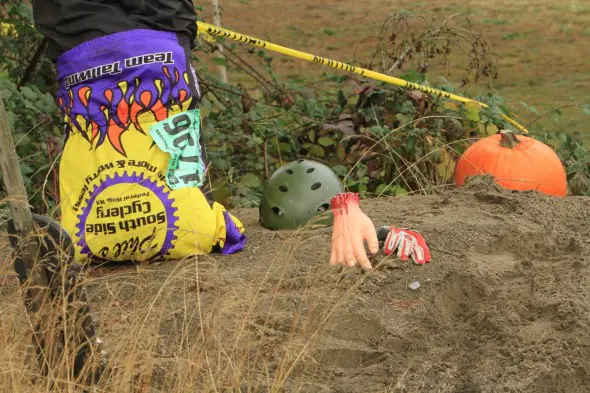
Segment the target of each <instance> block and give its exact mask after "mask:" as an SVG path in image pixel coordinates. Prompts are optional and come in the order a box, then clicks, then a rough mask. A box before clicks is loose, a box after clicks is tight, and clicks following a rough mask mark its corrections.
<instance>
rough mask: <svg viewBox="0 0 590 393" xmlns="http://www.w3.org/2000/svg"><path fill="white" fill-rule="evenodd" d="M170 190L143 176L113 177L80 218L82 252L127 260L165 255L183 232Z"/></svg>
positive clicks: (96, 190)
mask: <svg viewBox="0 0 590 393" xmlns="http://www.w3.org/2000/svg"><path fill="white" fill-rule="evenodd" d="M176 210H177V209H176V208H175V207H174V206H173V199H172V198H170V191H168V190H166V189H165V186H158V184H157V183H156V182H155V181H154V180H151V179H149V178H146V177H145V176H144V175H143V174H135V173H133V174H131V175H130V174H127V173H124V174H115V175H114V176H112V177H111V176H107V177H106V178H105V179H104V180H103V181H101V182H100V183H99V184H98V185H96V186H95V187H94V189H93V190H92V192H91V193H90V196H89V198H88V199H87V200H86V206H84V208H83V209H82V213H81V214H80V215H79V222H78V224H77V225H76V226H77V233H76V236H77V237H78V239H79V240H78V246H79V247H80V248H81V253H82V254H85V255H87V256H93V257H95V258H99V259H106V260H114V261H126V260H147V259H150V258H154V257H158V256H163V255H165V254H166V253H167V252H168V250H169V249H170V248H171V247H172V242H173V241H174V240H175V239H176V236H175V232H176V230H177V229H178V227H177V226H176V221H177V220H178V218H177V217H176V216H175V213H176Z"/></svg>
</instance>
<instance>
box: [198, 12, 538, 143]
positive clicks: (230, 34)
mask: <svg viewBox="0 0 590 393" xmlns="http://www.w3.org/2000/svg"><path fill="white" fill-rule="evenodd" d="M197 27H198V30H199V33H201V34H203V33H204V34H203V35H204V36H205V37H207V35H208V34H211V35H216V36H220V37H225V38H229V39H230V40H234V41H240V42H244V43H246V44H250V45H254V46H258V47H260V48H264V49H268V50H272V51H274V52H279V53H282V54H284V55H287V56H292V57H296V58H298V59H302V60H307V61H310V62H313V63H318V64H323V65H327V66H328V67H332V68H336V69H338V70H343V71H347V72H351V73H355V74H358V75H361V76H364V77H367V78H370V79H375V80H378V81H381V82H386V83H390V84H393V85H396V86H401V87H404V88H407V89H413V90H419V91H422V92H424V93H427V94H429V95H433V96H437V97H442V98H448V99H450V100H454V101H459V102H464V103H476V104H478V105H480V106H482V107H484V108H489V106H488V105H487V104H484V103H483V102H479V101H477V100H472V99H469V98H466V97H462V96H459V95H456V94H452V93H448V92H446V91H443V90H438V89H434V88H432V87H429V86H425V85H421V84H419V83H413V82H408V81H406V80H403V79H400V78H396V77H393V76H390V75H385V74H382V73H379V72H375V71H371V70H368V69H365V68H361V67H355V66H352V65H350V64H346V63H342V62H340V61H336V60H331V59H327V58H325V57H320V56H315V55H312V54H309V53H305V52H301V51H298V50H295V49H290V48H287V47H284V46H281V45H277V44H272V43H270V42H266V41H263V40H261V39H258V38H254V37H250V36H247V35H244V34H240V33H236V32H234V31H231V30H226V29H223V28H221V27H217V26H213V25H210V24H208V23H204V22H198V23H197ZM500 116H501V117H502V118H503V119H504V120H506V121H507V122H509V123H510V124H512V125H513V126H514V127H516V128H517V129H518V130H519V131H521V132H524V133H527V134H528V130H527V129H526V128H525V127H523V126H521V125H520V124H518V123H517V122H516V121H514V120H512V119H511V118H509V117H508V116H506V115H504V114H502V113H500Z"/></svg>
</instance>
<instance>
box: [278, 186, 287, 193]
mask: <svg viewBox="0 0 590 393" xmlns="http://www.w3.org/2000/svg"><path fill="white" fill-rule="evenodd" d="M279 191H281V192H287V191H289V189H288V188H287V187H285V186H279Z"/></svg>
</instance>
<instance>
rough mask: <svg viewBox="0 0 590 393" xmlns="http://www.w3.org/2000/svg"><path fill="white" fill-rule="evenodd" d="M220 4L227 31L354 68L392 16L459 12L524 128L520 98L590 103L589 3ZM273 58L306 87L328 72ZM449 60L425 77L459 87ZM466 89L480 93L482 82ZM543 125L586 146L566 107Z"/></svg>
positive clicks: (348, 0)
mask: <svg viewBox="0 0 590 393" xmlns="http://www.w3.org/2000/svg"><path fill="white" fill-rule="evenodd" d="M201 5H202V6H203V7H204V11H203V12H202V17H203V18H204V19H205V20H207V21H208V22H211V21H212V17H211V11H212V10H211V6H210V4H209V3H206V4H203V3H202V4H201ZM221 5H222V7H223V11H222V25H223V26H224V27H226V28H228V29H231V30H235V31H238V32H241V33H243V34H248V35H252V36H255V37H259V38H262V39H265V40H269V41H272V42H275V43H278V44H281V45H284V46H288V47H292V48H294V49H299V50H303V51H306V52H310V53H313V54H317V55H320V56H326V57H330V58H333V59H337V60H342V61H346V62H354V64H356V65H359V64H362V63H363V62H364V61H366V60H367V59H368V55H369V53H370V52H371V51H373V50H374V49H375V47H376V40H375V36H376V35H378V34H379V29H380V27H381V25H382V24H383V22H384V21H385V19H386V18H387V17H388V16H390V15H392V14H393V13H394V12H395V11H401V10H407V11H410V12H413V13H418V14H419V15H422V16H425V17H430V16H432V15H437V17H439V18H441V17H444V16H450V15H453V14H456V13H462V14H465V15H467V16H468V17H469V19H470V20H471V22H472V28H471V29H472V31H474V32H476V33H480V34H481V35H482V37H483V38H484V39H485V40H486V41H487V42H488V43H489V45H490V48H491V50H492V52H493V56H494V58H495V60H496V64H497V66H498V71H499V77H498V79H496V80H495V81H494V82H493V88H494V89H495V90H496V91H497V92H498V93H499V94H500V95H502V96H503V97H504V98H505V99H506V100H507V101H508V103H509V104H511V105H512V107H513V108H514V109H515V111H516V113H517V115H518V116H520V117H521V119H522V121H523V122H524V123H528V122H530V121H533V120H535V119H536V117H537V116H536V115H534V114H533V113H531V112H530V111H529V110H527V109H525V108H524V106H522V105H521V104H520V102H521V101H522V102H526V103H527V104H529V105H532V106H534V107H535V108H537V109H538V110H539V111H541V112H543V111H547V110H550V109H551V108H556V107H561V106H563V105H568V104H573V103H588V102H590V101H589V98H588V97H589V96H590V94H588V89H589V87H590V65H588V61H587V56H585V55H584V51H585V50H587V48H588V47H590V2H587V1H579V0H571V1H570V0H564V1H561V2H555V1H552V0H513V1H506V0H495V1H483V0H465V1H454V0H439V1H408V0H396V1H387V0H373V1H367V0H358V1H352V0H323V1H321V2H317V1H310V0H302V1H298V2H292V1H281V0H278V1H272V0H232V1H221ZM274 58H275V67H276V68H277V70H278V72H279V75H281V76H283V77H288V78H294V77H297V78H299V79H301V78H305V80H306V82H308V83H310V84H313V83H316V82H317V80H318V79H319V78H320V76H321V74H322V73H323V72H325V71H326V70H327V68H326V67H324V66H319V65H316V64H310V63H306V62H304V61H301V60H298V59H292V58H288V57H286V56H283V55H280V54H275V55H274ZM451 61H452V63H451V64H450V66H449V67H447V68H446V69H441V68H439V69H434V70H431V72H430V80H431V81H432V82H435V83H436V82H437V80H436V79H437V78H436V77H437V76H444V77H445V78H447V79H448V80H449V81H451V82H453V83H454V84H455V85H458V83H459V81H460V79H459V78H460V74H459V70H460V69H462V68H463V67H464V64H462V62H461V60H460V59H455V61H454V62H453V59H451ZM230 77H231V75H230ZM232 80H235V79H232ZM470 89H471V90H472V91H481V90H482V89H483V85H482V86H470ZM541 121H542V122H544V123H545V124H546V125H548V126H549V127H550V129H552V130H556V131H557V130H559V129H560V128H562V129H564V130H566V131H569V132H575V131H577V132H580V133H581V134H582V135H583V137H584V139H585V140H587V141H590V127H588V126H587V122H588V117H586V116H584V114H583V112H582V111H581V110H580V109H579V108H570V109H565V110H564V111H563V118H562V120H561V122H560V124H559V125H556V124H554V123H552V122H551V120H549V119H548V118H547V119H544V120H541Z"/></svg>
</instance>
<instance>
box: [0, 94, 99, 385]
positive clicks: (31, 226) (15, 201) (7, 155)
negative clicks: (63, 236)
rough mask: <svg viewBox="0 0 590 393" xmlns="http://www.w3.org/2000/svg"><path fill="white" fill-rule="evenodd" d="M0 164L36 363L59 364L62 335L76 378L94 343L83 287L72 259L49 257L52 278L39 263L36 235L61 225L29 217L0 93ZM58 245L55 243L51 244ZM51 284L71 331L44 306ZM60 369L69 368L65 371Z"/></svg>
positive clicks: (40, 251)
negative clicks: (61, 297) (66, 332)
mask: <svg viewBox="0 0 590 393" xmlns="http://www.w3.org/2000/svg"><path fill="white" fill-rule="evenodd" d="M0 167H1V170H2V172H1V173H2V180H3V182H4V185H5V188H6V192H7V196H8V198H7V199H8V202H9V203H10V208H11V212H12V220H11V222H9V232H10V237H11V243H12V244H13V246H14V248H15V258H14V269H15V271H16V273H17V275H18V277H19V281H20V285H21V289H22V291H23V295H24V302H25V306H26V308H27V312H28V313H29V317H30V318H31V321H32V325H33V327H34V330H33V344H34V345H35V347H36V350H37V355H38V360H39V362H40V364H39V365H40V367H41V370H42V373H43V374H44V375H47V373H48V371H49V370H51V369H53V368H54V367H56V366H57V365H58V364H59V363H60V358H62V357H63V356H67V354H65V353H64V349H65V348H66V346H65V342H64V340H68V342H69V344H70V345H71V346H72V347H73V350H74V351H75V352H76V354H75V361H74V367H73V374H74V376H76V377H77V375H78V374H80V372H81V370H82V369H83V368H84V366H85V364H86V363H87V361H88V359H89V356H90V355H91V351H92V350H93V349H94V347H96V345H95V342H96V341H97V337H96V332H95V328H94V323H93V321H92V318H91V316H90V309H89V307H88V301H87V298H86V294H85V292H84V288H83V287H82V286H81V285H79V283H78V282H76V275H75V274H71V273H75V272H74V271H71V263H72V261H56V260H54V263H56V264H57V265H58V266H55V268H56V270H55V272H54V273H53V276H54V277H53V278H51V277H50V274H51V273H50V272H49V271H48V270H47V269H46V267H45V265H44V264H45V263H46V262H44V261H43V258H44V257H47V255H45V254H46V252H47V250H49V249H51V247H48V246H47V244H45V245H43V244H42V242H41V241H40V239H43V240H44V241H46V240H48V239H47V236H49V237H51V235H49V233H50V232H51V231H52V230H53V231H54V232H55V231H56V230H61V228H60V227H59V225H57V228H58V229H56V228H55V227H54V228H53V229H52V228H50V227H47V228H39V227H40V226H41V224H40V222H41V223H42V222H43V221H44V219H43V218H40V217H39V216H33V214H32V213H31V209H30V207H29V201H28V196H27V191H26V189H25V185H24V182H23V178H22V175H21V172H20V166H19V160H18V155H17V154H16V149H15V147H14V142H13V139H12V133H11V132H10V128H9V127H8V117H7V115H6V110H5V108H4V101H3V100H2V98H0ZM45 221H47V222H49V219H45ZM35 224H39V225H35ZM37 229H45V230H47V231H48V232H47V233H45V234H43V233H41V232H40V231H38V230H37ZM39 235H41V236H39ZM53 237H54V238H55V240H56V241H58V240H59V239H58V238H59V237H60V235H59V234H55V233H54V234H53ZM59 246H60V245H55V246H54V247H59ZM43 250H45V251H43ZM54 255H57V254H54ZM50 258H51V257H50ZM72 258H73V253H72ZM62 272H63V273H64V274H63V276H66V273H69V274H68V276H71V277H73V278H70V279H68V280H67V281H66V282H64V281H63V280H61V278H62V274H61V273H62ZM56 277H59V279H56ZM70 281H71V285H70ZM68 287H71V288H68ZM56 288H57V289H61V288H65V289H67V291H66V293H65V294H64V295H65V296H67V302H68V307H67V313H68V314H69V317H70V318H74V321H75V322H76V321H77V322H78V323H76V324H75V326H76V327H75V328H74V329H73V331H72V332H71V333H73V334H71V336H68V337H66V336H65V335H63V334H62V333H60V328H61V326H60V323H59V320H57V321H55V320H54V319H55V318H52V316H51V314H50V313H51V308H52V307H47V305H48V302H49V301H52V300H56V299H54V296H55V289H56ZM52 292H53V294H52ZM55 322H57V324H56V323H55ZM60 337H61V338H60ZM101 367H102V364H98V365H97V368H96V369H92V370H91V372H90V373H89V378H91V379H92V380H97V379H98V378H100V376H101V373H102V371H103V369H102V368H101ZM66 371H68V373H69V370H66Z"/></svg>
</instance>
